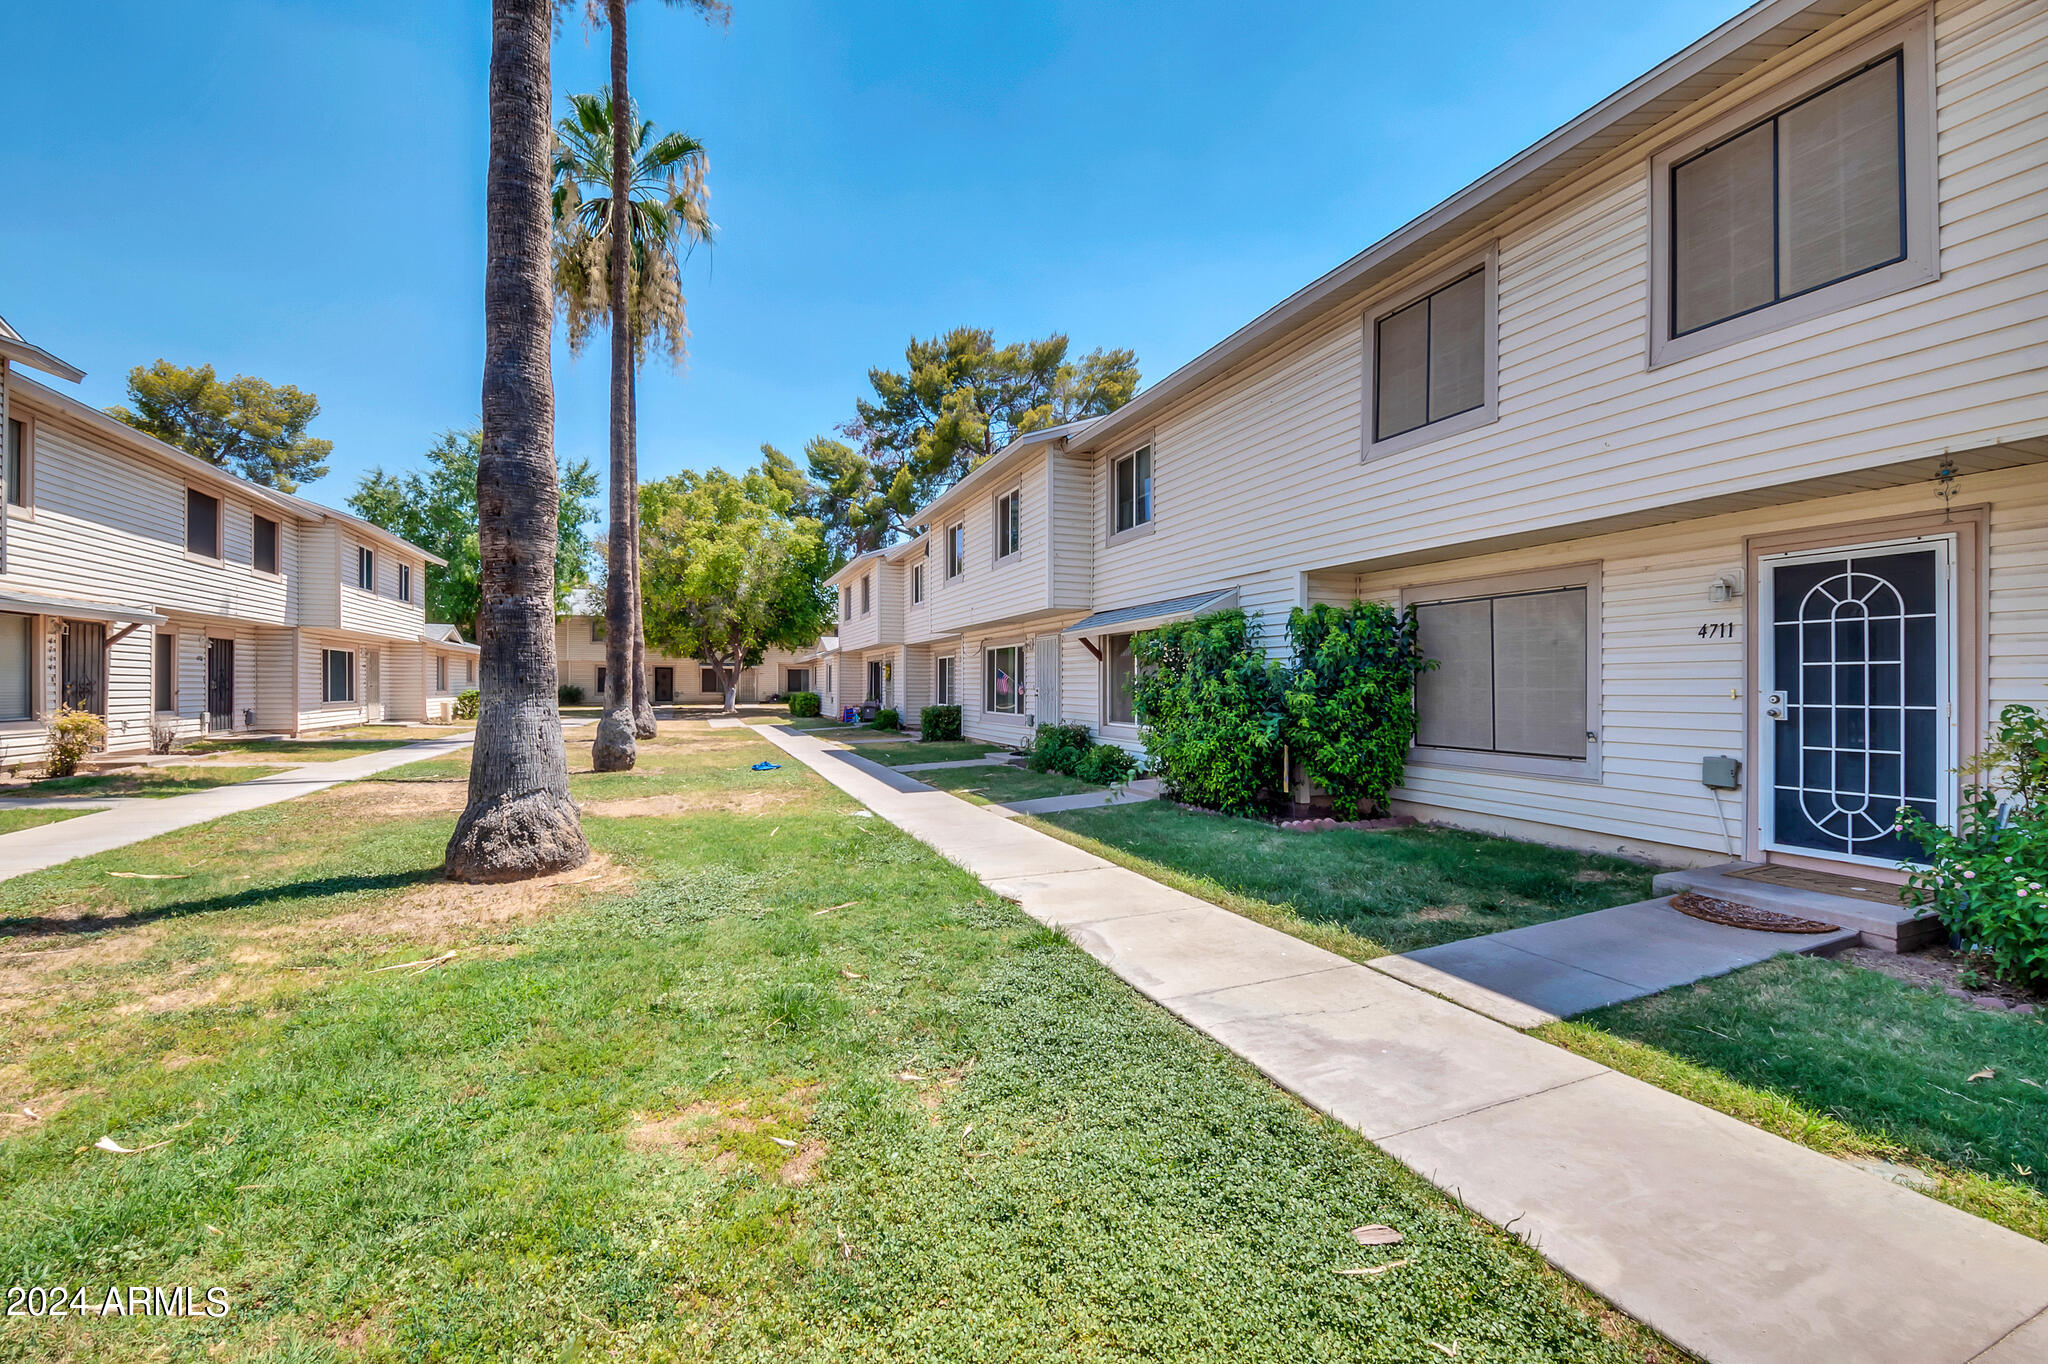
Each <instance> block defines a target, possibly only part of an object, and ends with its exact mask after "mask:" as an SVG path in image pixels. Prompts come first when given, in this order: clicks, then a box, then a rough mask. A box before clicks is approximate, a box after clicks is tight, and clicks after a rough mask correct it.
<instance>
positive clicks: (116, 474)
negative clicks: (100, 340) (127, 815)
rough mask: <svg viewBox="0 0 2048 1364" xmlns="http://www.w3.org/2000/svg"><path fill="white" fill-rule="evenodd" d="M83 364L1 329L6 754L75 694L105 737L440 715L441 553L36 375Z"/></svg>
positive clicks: (1, 655)
mask: <svg viewBox="0 0 2048 1364" xmlns="http://www.w3.org/2000/svg"><path fill="white" fill-rule="evenodd" d="M24 368H34V369H37V370H41V371H42V372H44V373H46V374H50V375H54V376H55V377H57V378H60V379H64V380H68V381H73V382H75V381H76V380H77V379H79V378H80V377H82V375H81V373H80V371H78V370H77V369H76V368H74V367H72V366H70V365H67V364H65V363H64V362H62V361H60V360H57V359H56V358H55V357H54V356H51V355H49V354H48V353H47V352H44V351H41V350H40V349H38V348H36V347H34V346H32V345H30V344H29V343H27V342H25V341H24V340H22V338H21V337H20V335H19V334H18V333H16V332H14V331H13V330H12V329H11V328H8V327H6V325H5V324H4V323H0V412H4V419H5V430H6V466H5V478H4V488H5V516H4V518H0V762H6V763H9V764H13V763H19V762H24V761H31V760H35V759H38V758H40V756H41V755H42V753H43V751H44V747H45V743H46V738H45V729H46V725H47V723H48V720H49V717H50V716H51V714H53V713H54V712H55V711H56V710H57V709H58V708H59V707H60V706H65V705H69V706H75V707H78V708H80V709H85V710H90V711H94V712H96V713H98V714H100V715H101V716H103V717H104V718H105V719H106V722H107V747H108V748H109V749H112V750H126V749H136V748H143V747H146V746H147V745H148V743H149V741H150V735H151V731H152V729H159V730H161V729H166V728H168V729H169V730H172V731H174V732H175V733H177V734H179V735H181V736H191V735H196V734H198V733H201V732H203V731H216V730H244V729H255V730H264V731H272V732H279V733H287V734H295V733H299V732H302V731H304V730H308V729H315V728H320V727H323V726H331V725H343V724H352V723H357V722H362V721H376V720H407V721H418V720H424V719H426V718H427V717H428V714H429V707H428V705H427V698H428V695H429V690H430V684H431V682H432V678H431V676H430V673H429V665H428V663H427V655H428V651H429V649H430V648H440V649H442V650H443V651H452V652H455V653H467V654H470V655H473V653H474V650H473V646H469V645H464V644H462V643H461V641H460V637H459V636H456V637H455V638H454V639H452V640H450V639H446V638H442V637H429V636H428V635H427V633H426V632H427V630H428V627H427V626H426V624H425V618H424V613H423V608H422V606H421V602H422V600H423V597H424V592H425V582H424V578H425V572H426V567H427V565H428V564H429V563H439V562H440V561H439V560H437V559H434V558H432V556H430V555H428V554H426V553H425V552H424V551H422V550H420V549H419V548H417V547H416V546H413V545H410V544H407V543H406V542H405V541H403V540H400V539H398V538H397V537H396V536H393V535H391V534H390V533H388V532H386V531H383V530H380V529H378V528H377V527H375V526H372V525H370V524H369V523H367V522H365V521H362V520H359V519H358V518H356V517H354V516H350V515H348V514H347V513H345V512H340V511H336V510H335V509H333V508H331V507H323V506H321V505H319V504H318V503H314V502H310V501H308V500H306V499H305V498H301V497H296V496H292V495H289V494H286V493H281V492H277V491H275V490H274V489H270V488H264V487H261V486H258V485H256V484H253V483H250V482H248V481H246V480H244V479H239V478H236V477H234V476H233V475H231V474H229V473H227V472H225V471H224V470H222V469H220V468H218V467H216V466H214V465H212V464H209V463H207V462H206V461H204V460H201V459H196V458H194V457H192V456H190V455H187V454H185V453H184V452H183V451H180V450H177V449H175V448H173V447H171V446H169V445H166V444H165V443H163V442H162V441H159V440H156V439H154V438H153V437H150V436H147V435H144V434H143V433H142V432H139V431H136V430H134V429H133V428H131V427H128V426H126V425H124V424H122V423H121V422H118V421H116V420H114V419H113V418H112V417H109V416H107V415H106V414H105V413H103V412H101V411H99V410H98V409H96V408H93V407H91V406H89V405H87V404H85V403H82V402H80V401H78V400H77V399H76V398H73V397H71V396H70V395H68V394H66V393H62V392H60V391H58V390H57V389H55V388H52V387H50V386H48V385H47V384H44V383H41V382H38V381H37V380H34V379H31V378H29V377H28V376H27V375H26V374H25V373H24V372H23V370H24Z"/></svg>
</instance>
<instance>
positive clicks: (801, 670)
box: [555, 589, 816, 706]
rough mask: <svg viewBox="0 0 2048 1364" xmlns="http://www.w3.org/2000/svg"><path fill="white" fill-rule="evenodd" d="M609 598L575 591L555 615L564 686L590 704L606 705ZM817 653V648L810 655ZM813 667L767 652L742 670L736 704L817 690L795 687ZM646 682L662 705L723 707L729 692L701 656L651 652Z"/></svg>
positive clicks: (790, 655)
mask: <svg viewBox="0 0 2048 1364" xmlns="http://www.w3.org/2000/svg"><path fill="white" fill-rule="evenodd" d="M604 631H605V625H604V594H603V593H602V592H599V591H596V590H595V589H583V590H579V591H577V592H575V593H572V594H571V595H570V598H569V606H568V610H567V611H565V612H563V613H562V614H561V615H559V616H557V617H555V666H556V668H557V670H558V672H559V674H560V676H561V679H562V685H563V686H565V687H572V686H573V687H575V688H577V689H578V690H579V691H581V692H582V693H583V699H584V702H585V703H586V704H589V705H593V706H594V705H602V704H603V703H604V686H605V680H606V679H605V661H604V641H605V635H604ZM811 652H812V653H815V650H813V651H811ZM812 671H813V665H812V664H811V663H809V662H808V661H801V660H800V659H799V657H798V654H797V652H795V651H792V650H789V649H768V650H765V651H764V652H763V653H762V655H761V661H760V663H759V664H757V665H756V666H754V667H751V668H742V669H741V670H740V677H739V689H738V695H737V697H736V698H735V700H736V702H737V704H740V705H752V704H754V703H756V702H760V701H768V700H772V699H775V698H779V697H782V696H785V695H787V694H788V693H789V692H791V691H813V690H816V688H815V687H812V686H809V685H805V686H792V678H794V679H795V680H796V681H799V682H804V683H809V681H810V677H811V673H812ZM647 681H648V686H649V687H650V688H651V694H652V697H653V701H654V704H655V705H657V706H723V705H724V704H725V693H724V692H722V691H720V690H719V687H718V676H717V673H716V671H715V670H714V669H713V668H712V666H711V665H710V663H708V662H707V661H705V660H703V659H697V658H671V657H670V656H669V655H667V654H659V653H654V652H652V651H649V652H648V654H647Z"/></svg>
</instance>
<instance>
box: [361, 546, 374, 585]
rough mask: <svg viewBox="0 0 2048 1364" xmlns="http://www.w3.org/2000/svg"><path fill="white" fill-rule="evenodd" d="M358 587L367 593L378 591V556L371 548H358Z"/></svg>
mask: <svg viewBox="0 0 2048 1364" xmlns="http://www.w3.org/2000/svg"><path fill="white" fill-rule="evenodd" d="M356 586H357V587H360V588H362V589H363V591H365V592H375V591H376V590H377V556H376V555H375V554H374V553H372V552H371V550H370V548H369V546H367V545H358V546H356Z"/></svg>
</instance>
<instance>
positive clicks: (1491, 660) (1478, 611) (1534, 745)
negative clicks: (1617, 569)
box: [1415, 587, 1588, 760]
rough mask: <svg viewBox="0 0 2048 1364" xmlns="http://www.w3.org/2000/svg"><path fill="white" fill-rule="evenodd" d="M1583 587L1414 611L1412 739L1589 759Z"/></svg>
mask: <svg viewBox="0 0 2048 1364" xmlns="http://www.w3.org/2000/svg"><path fill="white" fill-rule="evenodd" d="M1586 596H1587V592H1586V589H1585V588H1584V587H1561V588H1552V589H1549V590H1546V591H1536V592H1518V593H1511V594H1503V595H1499V596H1487V597H1466V598H1463V599H1461V600H1456V601H1435V602H1426V603H1422V604H1420V605H1418V606H1417V607H1416V610H1415V623H1416V636H1417V641H1418V643H1419V645H1420V647H1421V649H1422V652H1423V654H1424V655H1426V656H1427V657H1429V658H1431V659H1434V660H1435V661H1436V664H1437V666H1436V667H1435V668H1433V669H1431V670H1430V671H1428V672H1425V673H1423V674H1422V675H1421V676H1420V677H1419V678H1417V679H1416V686H1415V718H1416V735H1415V741H1416V743H1418V744H1421V745H1424V746H1426V747H1435V748H1454V749H1465V750H1467V751H1472V752H1480V753H1503V754H1514V755H1522V756H1529V757H1548V758H1575V759H1581V760H1583V759H1584V758H1585V757H1586V756H1587V751H1586V744H1587V727H1586V710H1587V701H1586V679H1587V671H1588V664H1587V651H1586V644H1587V620H1586Z"/></svg>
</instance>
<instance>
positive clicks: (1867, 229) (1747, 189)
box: [1651, 16, 1938, 364]
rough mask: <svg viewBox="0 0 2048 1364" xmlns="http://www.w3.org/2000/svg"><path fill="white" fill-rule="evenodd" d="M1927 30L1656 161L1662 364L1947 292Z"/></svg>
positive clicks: (1889, 41)
mask: <svg viewBox="0 0 2048 1364" xmlns="http://www.w3.org/2000/svg"><path fill="white" fill-rule="evenodd" d="M1926 27H1927V25H1926V20H1925V18H1924V16H1923V17H1921V18H1919V19H1916V20H1913V21H1909V23H1907V24H1905V25H1902V26H1900V27H1898V28H1894V29H1892V30H1890V31H1889V32H1888V33H1885V34H1880V35H1878V36H1877V37H1876V38H1873V39H1872V40H1870V41H1869V42H1866V43H1864V44H1862V45H1860V46H1858V47H1856V48H1853V49H1850V50H1849V51H1847V52H1844V53H1842V54H1841V55H1840V56H1838V57H1837V58H1836V59H1834V60H1833V61H1831V62H1828V63H1825V64H1823V65H1822V66H1821V67H1820V68H1818V69H1817V70H1815V71H1813V72H1811V73H1809V74H1808V75H1807V76H1806V77H1805V78H1803V79H1802V81H1801V83H1800V84H1799V85H1798V86H1797V87H1795V88H1791V89H1787V90H1784V91H1782V92H1780V93H1779V94H1778V95H1777V97H1776V99H1775V100H1774V103H1773V104H1765V105H1763V106H1762V107H1761V108H1759V107H1757V106H1755V105H1752V106H1751V107H1750V108H1748V109H1745V110H1743V111H1741V112H1740V113H1738V114H1735V115H1733V116H1731V118H1730V119H1728V120H1724V121H1722V122H1720V123H1717V124H1714V125H1712V126H1710V127H1709V128H1706V129H1703V130H1701V132H1700V133H1699V134H1697V135H1695V136H1693V137H1691V138H1688V139H1686V140H1685V141H1683V142H1680V143H1678V144H1676V145H1674V146H1673V147H1671V148H1669V149H1667V150H1666V151H1664V152H1662V153H1659V154H1658V155H1657V156H1656V157H1655V158H1653V160H1652V163H1651V167H1652V177H1651V190H1652V201H1653V202H1652V215H1653V229H1652V232H1653V240H1654V245H1655V248H1656V260H1655V269H1654V270H1653V272H1652V300H1651V304H1652V317H1651V325H1652V328H1653V330H1652V333H1651V363H1653V364H1659V363H1665V362H1668V361H1671V360H1679V359H1684V358H1685V357H1687V356H1690V355H1696V354H1698V353H1700V352H1701V351H1703V350H1707V349H1711V348H1712V347H1715V346H1719V345H1724V344H1726V343H1727V342H1730V341H1738V340H1742V339H1744V338H1746V337H1750V336H1755V335H1758V334H1760V333H1762V332H1766V331H1770V330H1773V329H1775V328H1777V327H1782V326H1786V325H1789V324H1791V323H1794V322H1799V321H1803V320H1805V319H1807V318H1810V317H1816V316H1819V315H1820V314H1822V313H1825V312H1831V311H1833V310H1835V309H1836V308H1841V307H1847V306H1849V305H1851V304H1855V303H1862V302H1867V301H1869V300H1871V299H1874V298H1877V297H1879V296H1881V295H1883V294H1887V293H1891V292H1893V291H1895V290H1897V289H1901V288H1906V287H1909V286H1911V285H1913V284H1919V283H1923V282H1925V281H1926V280H1929V279H1932V278H1934V277H1935V275H1936V273H1937V271H1938V267H1937V264H1936V261H1935V254H1934V236H1935V227H1934V193H1933V169H1932V167H1933V153H1932V150H1931V143H1932V139H1933V133H1932V118H1931V115H1930V114H1929V112H1928V105H1929V103H1930V101H1929V99H1928V97H1927V95H1926V92H1925V89H1924V86H1925V84H1926V75H1925V72H1926V60H1927V59H1926V46H1927V43H1928V41H1929V40H1928V38H1927V36H1926Z"/></svg>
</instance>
